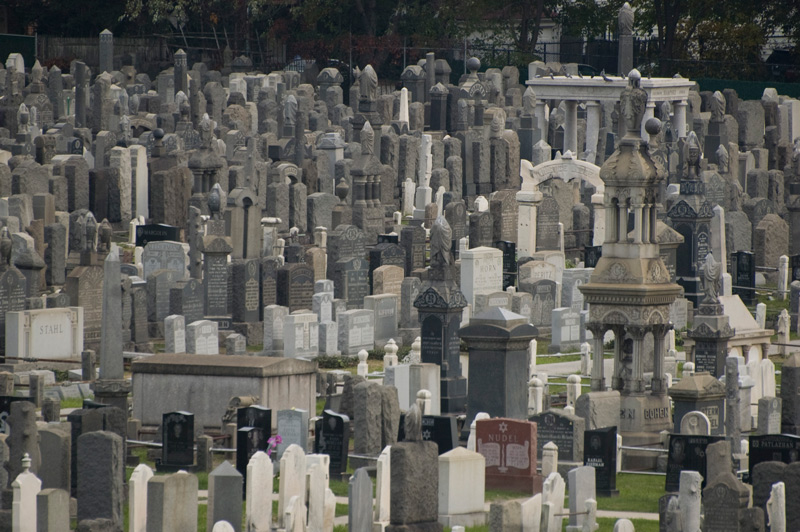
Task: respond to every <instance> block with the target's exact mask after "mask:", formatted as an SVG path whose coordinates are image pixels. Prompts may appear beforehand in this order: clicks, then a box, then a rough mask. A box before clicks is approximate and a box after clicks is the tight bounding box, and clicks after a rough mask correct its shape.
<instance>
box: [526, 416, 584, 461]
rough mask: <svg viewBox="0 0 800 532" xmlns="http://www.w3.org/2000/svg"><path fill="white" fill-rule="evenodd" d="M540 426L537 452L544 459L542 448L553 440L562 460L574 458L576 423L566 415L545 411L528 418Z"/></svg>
mask: <svg viewBox="0 0 800 532" xmlns="http://www.w3.org/2000/svg"><path fill="white" fill-rule="evenodd" d="M528 421H534V422H535V423H536V425H537V427H538V429H537V438H538V441H537V443H536V447H537V448H536V454H537V456H538V457H539V459H540V460H541V459H542V448H543V447H544V445H545V444H546V443H547V442H549V441H551V442H553V443H555V444H556V445H557V446H558V456H559V458H560V459H561V460H572V456H573V451H574V447H575V423H574V422H573V421H572V420H571V419H569V418H568V417H565V416H560V415H558V414H556V413H554V412H545V413H543V414H537V415H535V416H531V417H529V418H528Z"/></svg>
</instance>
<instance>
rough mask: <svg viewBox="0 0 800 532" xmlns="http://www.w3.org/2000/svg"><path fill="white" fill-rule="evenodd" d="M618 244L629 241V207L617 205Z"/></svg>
mask: <svg viewBox="0 0 800 532" xmlns="http://www.w3.org/2000/svg"><path fill="white" fill-rule="evenodd" d="M616 241H617V242H627V241H628V206H627V205H617V239H616Z"/></svg>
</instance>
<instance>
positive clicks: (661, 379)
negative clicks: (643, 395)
mask: <svg viewBox="0 0 800 532" xmlns="http://www.w3.org/2000/svg"><path fill="white" fill-rule="evenodd" d="M670 328H671V327H670V326H668V325H656V326H654V327H653V380H652V382H651V390H652V391H653V395H664V394H665V393H667V382H666V376H665V375H664V337H665V336H666V335H667V332H668V331H669V330H670Z"/></svg>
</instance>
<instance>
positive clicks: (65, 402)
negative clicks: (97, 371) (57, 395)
mask: <svg viewBox="0 0 800 532" xmlns="http://www.w3.org/2000/svg"><path fill="white" fill-rule="evenodd" d="M92 399H94V398H92ZM61 408H83V399H82V398H80V397H68V398H66V399H62V400H61Z"/></svg>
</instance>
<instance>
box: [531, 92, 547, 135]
mask: <svg viewBox="0 0 800 532" xmlns="http://www.w3.org/2000/svg"><path fill="white" fill-rule="evenodd" d="M534 115H535V116H536V127H537V128H538V129H539V131H541V132H542V140H543V141H545V142H547V109H546V103H545V102H544V101H542V100H536V111H535V112H534Z"/></svg>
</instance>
